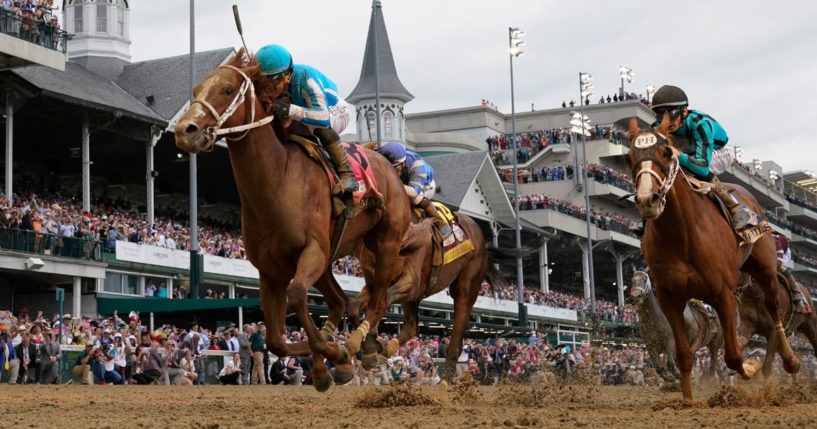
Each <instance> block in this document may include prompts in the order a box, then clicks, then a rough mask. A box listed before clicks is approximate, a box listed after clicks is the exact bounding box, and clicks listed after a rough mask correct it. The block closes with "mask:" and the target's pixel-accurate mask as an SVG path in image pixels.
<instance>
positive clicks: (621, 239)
mask: <svg viewBox="0 0 817 429" xmlns="http://www.w3.org/2000/svg"><path fill="white" fill-rule="evenodd" d="M520 215H521V216H522V218H523V219H525V220H527V221H529V222H531V223H533V224H535V225H536V226H539V227H550V228H554V229H558V230H559V231H564V232H566V233H568V234H572V235H575V236H578V237H585V236H586V235H587V223H585V221H584V218H583V217H582V218H579V217H574V216H572V215H569V214H565V213H561V212H558V211H556V210H553V209H539V210H522V211H520ZM614 228H615V229H614ZM590 238H591V239H592V240H593V241H606V240H610V241H613V242H618V243H622V244H626V245H628V246H631V247H634V248H640V247H641V241H640V240H639V239H637V238H635V237H634V236H632V235H631V233H630V232H629V231H628V230H627V228H626V226H623V225H611V226H610V229H603V228H601V227H599V226H598V225H596V224H595V223H594V224H593V225H592V226H591V228H590Z"/></svg>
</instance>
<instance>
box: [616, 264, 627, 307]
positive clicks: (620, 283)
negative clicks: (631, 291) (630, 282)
mask: <svg viewBox="0 0 817 429" xmlns="http://www.w3.org/2000/svg"><path fill="white" fill-rule="evenodd" d="M624 259H625V258H622V257H618V256H617V257H616V286H617V287H618V305H624V268H623V267H622V263H623V262H624Z"/></svg>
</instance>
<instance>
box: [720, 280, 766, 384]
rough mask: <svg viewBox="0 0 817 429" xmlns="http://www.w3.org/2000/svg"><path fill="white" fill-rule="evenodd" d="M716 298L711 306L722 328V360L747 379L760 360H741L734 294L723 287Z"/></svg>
mask: <svg viewBox="0 0 817 429" xmlns="http://www.w3.org/2000/svg"><path fill="white" fill-rule="evenodd" d="M717 299H718V301H717V302H715V303H713V307H715V311H717V312H718V319H719V320H720V322H721V328H722V329H723V360H724V362H726V366H727V367H728V368H729V369H731V370H733V371H735V372H737V373H738V374H740V376H741V377H743V378H744V379H746V380H748V379H750V378H752V377H753V376H754V375H755V373H756V372H757V370H758V369H760V362H758V361H756V360H754V359H747V360H746V361H744V360H743V355H742V353H741V350H742V348H743V347H742V346H741V345H739V343H738V332H737V312H736V311H735V295H734V294H732V292H731V291H730V290H729V289H728V288H724V290H723V292H722V293H721V294H720V296H718V298H717Z"/></svg>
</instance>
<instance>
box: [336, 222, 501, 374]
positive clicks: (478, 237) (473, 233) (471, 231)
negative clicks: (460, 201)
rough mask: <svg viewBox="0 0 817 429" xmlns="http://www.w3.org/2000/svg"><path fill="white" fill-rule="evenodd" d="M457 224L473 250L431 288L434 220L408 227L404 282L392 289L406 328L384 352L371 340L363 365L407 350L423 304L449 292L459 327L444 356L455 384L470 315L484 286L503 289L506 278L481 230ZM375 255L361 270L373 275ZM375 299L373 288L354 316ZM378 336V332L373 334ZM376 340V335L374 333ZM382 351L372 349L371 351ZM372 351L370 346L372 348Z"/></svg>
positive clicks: (354, 306)
mask: <svg viewBox="0 0 817 429" xmlns="http://www.w3.org/2000/svg"><path fill="white" fill-rule="evenodd" d="M457 220H458V223H459V225H460V227H462V229H463V230H464V231H465V234H466V236H467V237H469V238H470V239H471V242H472V244H473V245H474V250H473V251H472V252H470V253H468V254H467V255H464V256H461V257H459V258H457V259H455V260H454V261H452V262H450V263H448V264H445V265H443V266H442V267H441V268H440V270H439V273H438V277H437V281H436V282H435V283H434V284H433V285H432V284H430V283H431V277H432V271H433V252H434V245H433V240H434V239H435V235H434V229H433V226H434V222H433V219H423V220H421V221H419V222H418V223H416V224H413V225H412V226H411V228H409V232H408V234H407V237H406V241H405V243H404V244H403V249H402V250H401V251H400V256H401V258H400V261H401V264H400V269H399V270H398V271H399V273H400V274H399V277H398V278H397V279H396V280H395V282H394V283H392V285H391V286H390V287H389V293H388V302H389V306H391V305H394V304H400V305H401V306H402V307H403V328H402V329H401V330H400V334H399V335H398V336H397V338H396V339H392V340H391V341H389V342H388V343H387V344H385V345H384V346H383V347H382V348H381V347H378V345H376V344H374V343H373V342H372V341H367V345H364V350H365V351H367V352H369V353H368V355H369V358H366V357H364V361H363V363H364V365H370V362H371V361H372V360H374V359H371V356H372V354H373V352H375V351H379V352H381V353H382V354H383V355H385V356H386V357H391V356H393V355H394V353H395V352H396V351H397V348H398V347H399V346H400V345H403V344H405V343H406V341H408V340H409V339H411V338H412V337H414V336H415V335H416V334H417V322H418V317H419V309H420V301H421V300H423V299H424V298H427V297H429V296H431V295H434V294H436V293H438V292H440V291H443V290H445V289H446V288H448V290H449V294H450V296H451V298H452V299H453V300H454V326H453V328H452V330H451V339H450V342H449V347H448V350H447V352H446V357H445V373H444V374H443V378H444V379H446V380H448V381H451V379H452V378H453V377H454V370H455V368H456V364H457V358H458V357H459V355H460V352H461V351H462V340H463V335H464V334H465V330H466V329H467V328H468V322H469V321H470V320H471V310H472V309H473V308H474V303H475V302H476V300H477V297H478V296H479V292H480V288H481V287H482V282H483V280H485V279H486V278H487V279H488V281H489V282H490V283H491V285H493V286H495V287H497V286H502V284H503V283H504V279H503V278H502V275H501V274H500V273H499V270H497V269H496V268H495V267H494V264H492V263H491V262H490V258H489V252H488V248H487V247H486V245H485V237H484V236H483V234H482V231H481V230H480V228H479V225H477V223H476V222H474V220H473V219H471V218H470V217H469V216H467V215H465V214H463V213H457ZM373 256H374V255H372V254H371V252H364V253H363V254H362V255H361V266H363V267H364V270H371V269H372V268H371V267H372V257H373ZM370 298H371V294H370V291H369V287H368V286H366V287H365V288H364V289H363V290H362V291H361V293H360V295H358V297H357V298H355V299H354V300H353V301H352V303H351V304H350V311H349V313H350V317H354V315H355V314H356V312H357V311H358V310H359V309H360V308H361V306H363V307H365V306H366V305H365V304H366V303H367V302H368V300H369V299H370ZM372 331H373V332H376V330H375V329H373V330H372ZM370 335H371V334H370ZM373 345H374V346H375V347H377V348H375V349H372V348H371V347H372V346H373ZM367 346H368V347H367Z"/></svg>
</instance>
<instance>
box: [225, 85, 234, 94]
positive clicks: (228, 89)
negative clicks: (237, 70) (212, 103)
mask: <svg viewBox="0 0 817 429" xmlns="http://www.w3.org/2000/svg"><path fill="white" fill-rule="evenodd" d="M224 93H225V94H227V95H231V94H232V93H233V88H232V87H229V86H228V87H226V88H224Z"/></svg>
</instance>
